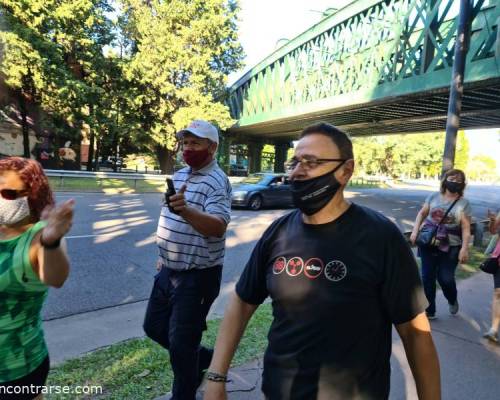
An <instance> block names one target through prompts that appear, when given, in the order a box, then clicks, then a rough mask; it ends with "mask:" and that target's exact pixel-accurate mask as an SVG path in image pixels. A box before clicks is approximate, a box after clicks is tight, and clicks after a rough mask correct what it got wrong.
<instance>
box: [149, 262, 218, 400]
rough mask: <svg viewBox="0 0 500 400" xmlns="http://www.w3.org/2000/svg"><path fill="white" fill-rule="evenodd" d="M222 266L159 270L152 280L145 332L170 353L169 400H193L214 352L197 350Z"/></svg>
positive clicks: (214, 297)
mask: <svg viewBox="0 0 500 400" xmlns="http://www.w3.org/2000/svg"><path fill="white" fill-rule="evenodd" d="M221 275H222V266H216V267H212V268H207V269H202V270H199V269H193V270H189V271H174V270H171V269H168V268H165V267H164V268H162V269H161V270H160V272H159V273H158V274H157V275H156V276H155V281H154V285H153V290H152V292H151V296H150V298H149V303H148V308H147V311H146V317H145V319H144V332H146V335H147V336H148V337H149V338H151V339H153V340H154V341H155V342H157V343H159V344H160V345H161V346H163V347H164V348H165V349H167V350H168V352H169V353H170V363H171V365H172V371H173V373H174V382H173V385H172V400H195V396H196V389H197V388H198V386H199V384H200V383H201V380H200V378H201V375H200V374H201V371H202V370H204V369H207V368H208V366H209V364H210V362H211V359H212V355H213V350H212V349H208V348H206V347H203V346H200V342H201V336H202V333H203V331H204V330H205V329H206V328H207V326H206V322H205V320H206V317H207V314H208V311H209V310H210V307H211V305H212V303H213V302H214V300H215V299H216V298H217V296H218V295H219V289H220V283H221Z"/></svg>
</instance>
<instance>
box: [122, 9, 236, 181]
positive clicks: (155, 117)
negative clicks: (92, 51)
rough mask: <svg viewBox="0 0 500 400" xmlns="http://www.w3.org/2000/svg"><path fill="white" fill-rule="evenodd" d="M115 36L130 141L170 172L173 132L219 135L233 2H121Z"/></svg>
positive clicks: (232, 49) (231, 51) (230, 64)
mask: <svg viewBox="0 0 500 400" xmlns="http://www.w3.org/2000/svg"><path fill="white" fill-rule="evenodd" d="M120 5H121V8H122V11H123V18H122V27H121V35H122V36H124V37H127V38H128V47H127V49H126V52H127V55H128V56H129V58H130V60H129V63H128V65H127V66H126V68H125V73H126V78H127V80H128V81H129V83H130V87H131V88H130V96H129V99H130V104H129V106H130V107H131V109H133V110H134V111H135V113H136V115H137V128H139V129H138V131H137V139H138V141H143V142H145V143H147V144H148V146H149V147H150V148H151V149H152V150H154V152H155V153H156V155H157V157H158V161H159V164H160V167H161V169H162V171H163V172H172V170H173V165H174V154H175V153H174V150H175V145H176V140H175V132H176V131H177V130H179V129H181V128H182V127H184V126H186V124H188V123H189V121H190V120H192V119H195V118H201V119H206V120H209V121H212V122H214V123H216V124H217V125H218V126H219V127H220V128H222V129H225V128H227V127H228V126H230V125H231V124H232V122H233V121H232V120H231V118H230V114H229V110H228V107H227V106H226V105H225V104H224V103H223V101H224V96H225V90H226V89H225V87H226V82H227V75H228V74H229V73H230V72H232V71H235V70H237V69H238V68H239V67H240V65H241V64H240V63H241V60H242V56H243V52H242V49H241V46H240V45H239V43H238V41H237V29H236V18H237V11H238V7H237V4H236V2H235V1H234V0H188V1H186V0H171V1H161V0H148V1H146V0H123V1H122V2H121V3H120Z"/></svg>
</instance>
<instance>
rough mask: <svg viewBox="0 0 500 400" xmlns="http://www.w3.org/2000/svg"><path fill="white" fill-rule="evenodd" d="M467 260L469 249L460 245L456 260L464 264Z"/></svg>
mask: <svg viewBox="0 0 500 400" xmlns="http://www.w3.org/2000/svg"><path fill="white" fill-rule="evenodd" d="M467 261H469V249H467V248H465V247H462V248H461V249H460V253H458V262H459V263H460V264H464V263H466V262H467Z"/></svg>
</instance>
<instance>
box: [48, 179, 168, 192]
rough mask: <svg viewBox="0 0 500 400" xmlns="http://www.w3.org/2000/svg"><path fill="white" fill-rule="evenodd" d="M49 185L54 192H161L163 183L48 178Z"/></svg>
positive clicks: (163, 188) (130, 180) (131, 180)
mask: <svg viewBox="0 0 500 400" xmlns="http://www.w3.org/2000/svg"><path fill="white" fill-rule="evenodd" d="M49 182H50V185H51V187H52V189H53V190H54V191H82V192H83V191H89V192H100V191H103V192H106V191H110V192H123V193H130V192H134V191H135V192H140V193H146V192H163V191H164V190H165V182H163V181H157V180H148V179H146V180H137V181H135V183H134V180H133V179H112V178H106V179H97V178H63V180H62V182H61V179H60V178H56V177H50V178H49Z"/></svg>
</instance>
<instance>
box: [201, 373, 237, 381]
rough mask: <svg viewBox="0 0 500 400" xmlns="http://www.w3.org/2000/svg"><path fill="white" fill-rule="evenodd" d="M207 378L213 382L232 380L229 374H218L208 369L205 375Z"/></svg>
mask: <svg viewBox="0 0 500 400" xmlns="http://www.w3.org/2000/svg"><path fill="white" fill-rule="evenodd" d="M205 378H206V379H207V380H208V381H212V382H225V383H227V382H231V380H230V379H227V375H222V374H218V373H217V372H211V371H208V372H207V373H206V375H205Z"/></svg>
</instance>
